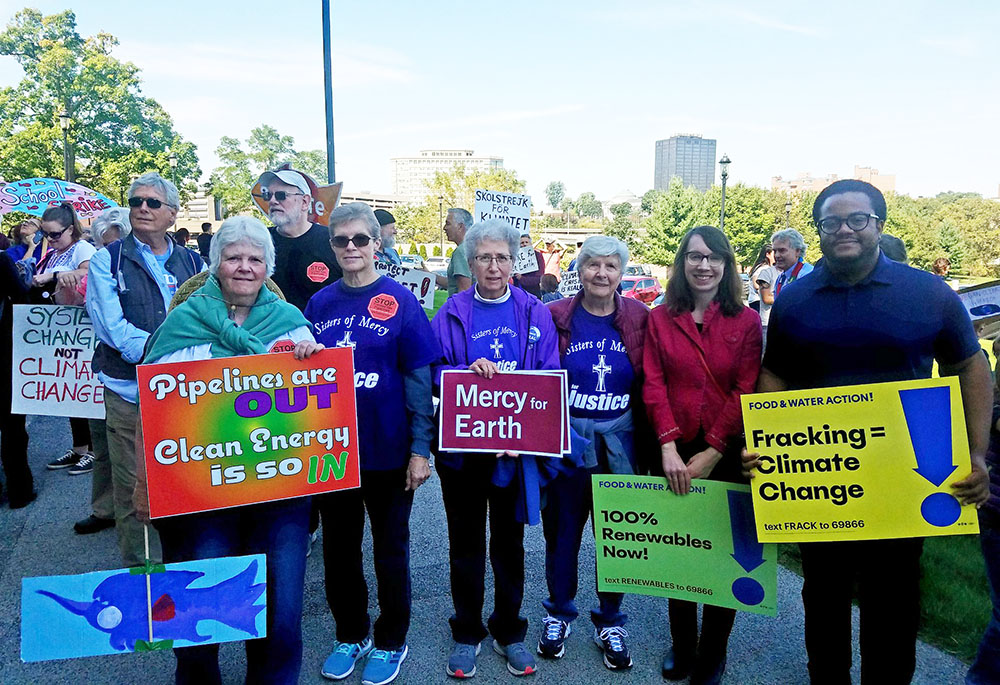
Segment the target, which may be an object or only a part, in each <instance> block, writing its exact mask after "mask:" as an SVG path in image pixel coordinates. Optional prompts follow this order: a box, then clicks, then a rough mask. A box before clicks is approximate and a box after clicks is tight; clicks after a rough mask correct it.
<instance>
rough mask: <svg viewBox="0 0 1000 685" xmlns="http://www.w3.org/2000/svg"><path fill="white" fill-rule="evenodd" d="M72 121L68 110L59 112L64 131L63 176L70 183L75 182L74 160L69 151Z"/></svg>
mask: <svg viewBox="0 0 1000 685" xmlns="http://www.w3.org/2000/svg"><path fill="white" fill-rule="evenodd" d="M72 121H73V120H72V119H71V118H70V116H69V114H68V113H67V112H66V110H63V111H62V112H60V113H59V127H60V128H61V129H62V132H63V178H65V179H66V181H67V182H68V183H72V182H73V162H72V161H71V157H70V153H69V125H70V122H72Z"/></svg>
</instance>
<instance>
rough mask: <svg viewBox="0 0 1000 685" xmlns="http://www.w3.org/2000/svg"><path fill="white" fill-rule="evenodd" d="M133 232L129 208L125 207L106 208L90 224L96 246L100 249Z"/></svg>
mask: <svg viewBox="0 0 1000 685" xmlns="http://www.w3.org/2000/svg"><path fill="white" fill-rule="evenodd" d="M131 232H132V224H130V223H129V220H128V210H127V209H125V208H124V207H111V208H109V209H105V210H104V211H103V212H101V213H100V215H99V216H98V217H97V218H96V219H94V223H93V224H91V226H90V236H91V238H93V240H94V247H96V248H97V249H98V250H100V249H101V248H102V247H104V246H105V245H110V244H111V243H113V242H115V241H116V240H119V239H121V238H124V237H125V236H127V235H128V234H129V233H131Z"/></svg>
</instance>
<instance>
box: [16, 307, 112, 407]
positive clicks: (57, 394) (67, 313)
mask: <svg viewBox="0 0 1000 685" xmlns="http://www.w3.org/2000/svg"><path fill="white" fill-rule="evenodd" d="M13 316H14V319H13V324H14V326H13V328H14V339H13V365H12V369H11V411H12V412H13V413H15V414H37V415H42V416H77V417H80V418H87V419H103V418H104V385H103V384H102V383H101V382H100V381H99V380H97V374H96V373H95V372H94V371H93V369H91V367H90V362H91V359H92V358H93V356H94V349H95V348H96V347H97V343H98V340H97V336H96V335H94V326H93V324H92V323H91V322H90V317H89V316H88V315H87V310H86V309H84V308H83V307H69V306H63V305H52V304H38V305H34V304H32V305H27V304H17V305H14V313H13Z"/></svg>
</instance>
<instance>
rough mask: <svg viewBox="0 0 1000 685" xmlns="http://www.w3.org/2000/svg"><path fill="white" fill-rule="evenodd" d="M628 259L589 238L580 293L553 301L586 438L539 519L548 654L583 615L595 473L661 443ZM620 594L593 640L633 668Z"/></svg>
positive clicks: (603, 610) (618, 247) (602, 610)
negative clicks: (646, 382)
mask: <svg viewBox="0 0 1000 685" xmlns="http://www.w3.org/2000/svg"><path fill="white" fill-rule="evenodd" d="M628 256H629V255H628V247H627V246H626V245H625V243H623V242H622V241H621V240H618V239H617V238H612V237H608V236H591V237H590V238H587V240H586V241H584V243H583V246H582V247H581V248H580V252H579V254H578V255H577V258H576V270H577V272H578V273H579V274H580V283H581V286H582V287H581V289H580V292H578V293H577V294H576V296H575V297H573V298H571V299H565V300H558V301H556V302H553V303H552V304H550V305H549V311H550V312H552V319H553V321H554V322H555V325H556V330H557V331H558V332H559V358H560V361H561V363H562V368H564V369H566V370H567V372H568V375H569V388H570V391H569V405H570V406H569V413H570V424H571V426H572V427H573V430H575V431H576V432H577V433H578V434H579V435H581V436H583V437H585V438H587V440H588V441H589V444H588V447H587V449H586V450H585V451H584V454H583V460H582V464H579V465H578V467H577V468H571V469H569V470H568V471H567V472H566V473H563V474H560V475H559V476H557V477H556V478H555V479H553V480H552V481H551V482H550V483H548V485H546V488H545V508H544V509H542V526H543V529H544V532H545V579H546V581H547V583H548V589H549V596H548V598H546V600H545V601H544V602H542V604H543V606H544V607H545V610H546V616H545V618H544V619H543V621H542V634H541V637H539V639H538V653H539V654H541V655H542V656H545V657H548V658H551V659H558V658H560V657H562V656H563V654H565V642H566V638H567V637H569V634H570V631H571V628H570V626H571V624H572V622H573V620H574V619H575V618H576V617H577V616H578V612H577V608H576V603H575V598H576V591H577V571H578V558H579V556H580V541H581V539H582V536H583V528H584V526H585V525H586V524H587V519H588V518H589V517H591V516H592V515H593V506H594V503H593V499H592V496H591V486H590V482H591V477H592V476H593V475H595V474H605V473H617V474H634V473H637V472H638V469H637V463H636V462H637V455H638V453H640V450H639V449H637V448H636V445H637V442H644V444H645V443H648V444H649V446H653V445H654V443H653V442H652V440H651V439H650V436H649V430H648V428H647V427H646V426H647V424H646V421H645V410H644V408H643V405H642V379H643V373H642V353H643V344H644V342H645V336H646V319H647V318H648V316H649V309H647V308H646V305H644V304H642V303H641V302H639V301H637V300H632V299H628V298H625V297H622V296H621V295H619V294H618V284H619V283H621V279H622V273H623V272H624V269H625V265H626V264H628ZM643 439H645V440H644V441H643ZM565 461H568V460H565ZM567 466H568V464H567ZM623 597H624V595H623V594H621V593H619V592H598V593H597V598H598V604H599V608H598V609H595V610H593V611H591V614H590V618H591V621H592V622H593V624H594V642H595V643H597V645H598V646H599V647H600V648H601V651H602V652H603V654H604V665H605V666H607V667H608V668H609V669H612V670H617V669H622V668H629V667H630V666H632V657H631V655H630V654H629V649H628V645H627V644H626V642H625V639H626V638H627V637H628V632H626V630H625V621H626V618H627V617H626V616H625V614H623V613H622V612H621V605H622V598H623Z"/></svg>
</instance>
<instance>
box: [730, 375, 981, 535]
mask: <svg viewBox="0 0 1000 685" xmlns="http://www.w3.org/2000/svg"><path fill="white" fill-rule="evenodd" d="M742 403H743V425H744V429H745V430H746V439H747V449H748V450H749V451H750V452H756V453H758V454H759V455H760V466H759V467H758V469H757V471H756V473H755V476H754V479H753V481H752V483H751V492H752V495H753V509H754V517H755V519H756V524H757V538H758V539H759V540H760V541H761V542H821V541H830V540H874V539H884V538H908V537H922V536H931V535H960V534H965V533H978V532H979V524H978V520H977V517H976V509H975V507H972V506H965V507H963V506H961V505H960V504H959V502H958V500H957V499H956V498H955V497H954V496H952V494H951V487H950V486H951V484H952V483H954V482H956V481H959V480H961V479H963V478H965V477H966V476H968V475H969V473H970V472H971V470H972V467H971V461H970V459H969V442H968V435H967V433H966V428H965V413H964V412H963V410H962V397H961V393H960V391H959V386H958V379H957V378H954V377H949V378H934V379H928V380H919V381H902V382H898V383H873V384H869V385H854V386H844V387H837V388H818V389H814V390H794V391H787V392H778V393H764V394H754V395H744V396H743V398H742Z"/></svg>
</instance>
